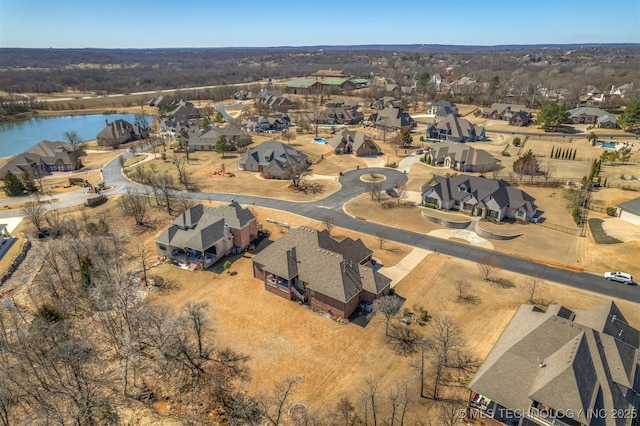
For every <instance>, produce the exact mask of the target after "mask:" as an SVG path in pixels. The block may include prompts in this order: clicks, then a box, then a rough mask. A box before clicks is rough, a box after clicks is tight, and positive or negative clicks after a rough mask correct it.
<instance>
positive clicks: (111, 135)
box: [97, 119, 149, 147]
mask: <svg viewBox="0 0 640 426" xmlns="http://www.w3.org/2000/svg"><path fill="white" fill-rule="evenodd" d="M105 124H106V126H105V128H104V129H102V130H101V131H100V133H98V136H97V140H98V146H110V147H118V146H120V145H122V144H124V143H127V142H132V141H136V140H139V139H146V138H147V137H148V136H149V129H148V128H142V127H140V125H138V123H136V124H131V123H129V122H128V121H125V120H122V119H118V120H115V121H112V122H111V123H109V120H105Z"/></svg>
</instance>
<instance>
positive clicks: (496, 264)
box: [476, 255, 500, 281]
mask: <svg viewBox="0 0 640 426" xmlns="http://www.w3.org/2000/svg"><path fill="white" fill-rule="evenodd" d="M476 265H477V266H478V269H479V270H480V272H481V273H482V275H483V277H484V280H485V281H490V276H491V275H493V273H494V272H496V271H497V270H498V269H499V268H500V261H499V260H498V259H497V258H496V257H494V256H491V255H487V256H484V257H483V258H482V259H480V261H479V262H478V263H477V264H476Z"/></svg>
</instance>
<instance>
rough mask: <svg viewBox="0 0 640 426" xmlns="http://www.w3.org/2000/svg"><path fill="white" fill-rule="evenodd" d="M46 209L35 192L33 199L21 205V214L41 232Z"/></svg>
mask: <svg viewBox="0 0 640 426" xmlns="http://www.w3.org/2000/svg"><path fill="white" fill-rule="evenodd" d="M45 213H46V210H45V208H44V206H43V205H42V203H41V202H40V196H39V195H38V194H36V196H35V200H34V201H29V202H27V203H25V205H24V206H23V207H22V214H23V215H24V216H25V217H26V218H27V219H28V220H29V221H30V222H31V223H32V224H33V226H35V227H36V231H37V232H38V233H40V232H42V230H43V226H44V224H45V221H46V219H45Z"/></svg>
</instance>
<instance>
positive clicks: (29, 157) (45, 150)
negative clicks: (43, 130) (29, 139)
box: [0, 140, 84, 178]
mask: <svg viewBox="0 0 640 426" xmlns="http://www.w3.org/2000/svg"><path fill="white" fill-rule="evenodd" d="M79 155H84V154H83V153H82V152H74V146H73V145H71V144H69V143H66V142H60V141H53V142H52V141H47V140H44V141H41V142H39V143H38V144H36V145H34V146H32V147H31V148H29V149H28V150H26V151H25V152H23V153H21V154H17V155H14V156H13V157H11V158H10V159H9V160H8V161H7V163H6V164H5V165H4V166H2V167H1V168H0V177H2V178H4V176H5V175H6V173H7V172H8V171H10V172H11V173H13V174H15V175H21V174H22V173H24V172H28V173H30V174H33V173H34V171H35V170H34V168H36V169H37V166H38V165H39V164H44V165H45V166H53V165H55V164H56V163H62V164H65V165H77V160H78V156H79Z"/></svg>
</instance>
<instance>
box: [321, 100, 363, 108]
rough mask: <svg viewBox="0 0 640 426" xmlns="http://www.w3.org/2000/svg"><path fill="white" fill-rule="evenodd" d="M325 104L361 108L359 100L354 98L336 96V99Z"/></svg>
mask: <svg viewBox="0 0 640 426" xmlns="http://www.w3.org/2000/svg"><path fill="white" fill-rule="evenodd" d="M324 105H325V106H327V107H343V108H347V109H352V110H354V111H355V110H358V108H360V104H359V103H358V101H357V100H354V99H342V98H335V99H331V100H329V101H326V102H325V103H324Z"/></svg>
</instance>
